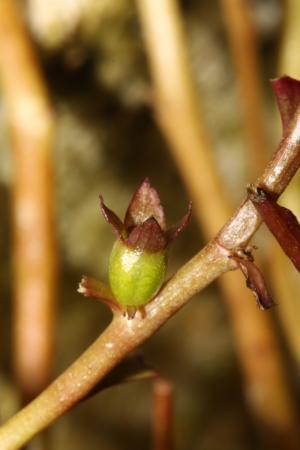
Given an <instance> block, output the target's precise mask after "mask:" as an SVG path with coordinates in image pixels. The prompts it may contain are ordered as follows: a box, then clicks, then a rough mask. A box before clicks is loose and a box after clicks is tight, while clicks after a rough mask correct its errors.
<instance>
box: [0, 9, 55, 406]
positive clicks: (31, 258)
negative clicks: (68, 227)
mask: <svg viewBox="0 0 300 450" xmlns="http://www.w3.org/2000/svg"><path fill="white" fill-rule="evenodd" d="M0 76H1V87H2V89H3V92H4V94H5V99H6V105H7V117H8V125H9V127H10V131H11V141H12V150H13V207H12V223H13V264H14V296H15V304H14V345H13V358H14V367H15V372H16V377H17V380H18V382H19V386H20V388H21V391H22V394H23V396H24V398H25V399H28V398H31V397H32V396H34V395H35V394H37V393H38V392H39V391H40V390H41V389H42V388H43V387H44V386H45V385H46V384H47V382H48V379H49V369H50V365H51V362H52V346H53V317H54V298H55V284H56V258H57V256H56V246H55V239H54V217H53V175H52V163H51V157H52V155H51V149H52V135H53V115H52V111H51V108H50V102H49V98H48V93H47V90H46V88H45V84H44V81H43V76H42V74H41V71H40V68H39V65H38V63H37V60H36V57H35V55H34V51H33V48H32V45H31V42H30V39H29V37H28V34H27V32H26V29H25V26H24V24H23V21H22V18H21V15H20V11H19V10H18V7H17V5H16V3H15V1H14V0H1V1H0Z"/></svg>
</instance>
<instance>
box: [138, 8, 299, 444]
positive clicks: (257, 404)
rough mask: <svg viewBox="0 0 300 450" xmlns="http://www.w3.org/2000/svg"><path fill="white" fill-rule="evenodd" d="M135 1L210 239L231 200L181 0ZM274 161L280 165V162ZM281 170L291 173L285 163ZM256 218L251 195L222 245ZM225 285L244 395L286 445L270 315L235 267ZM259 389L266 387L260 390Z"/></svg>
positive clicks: (163, 111) (158, 94)
mask: <svg viewBox="0 0 300 450" xmlns="http://www.w3.org/2000/svg"><path fill="white" fill-rule="evenodd" d="M137 5H138V7H139V13H140V18H141V23H142V31H143V34H144V38H145V44H146V48H147V52H148V58H149V64H150V69H151V74H152V79H153V82H154V92H155V107H156V113H157V114H156V117H157V122H158V125H159V127H160V128H161V130H162V132H163V134H164V136H165V138H166V140H167V141H168V143H169V149H170V151H171V152H172V155H173V157H174V159H175V161H176V163H177V167H178V170H179V172H180V174H181V176H182V178H183V180H184V182H185V185H186V187H187V189H188V191H189V194H190V196H191V198H192V200H193V204H194V209H195V211H196V214H197V218H198V221H199V224H200V226H201V228H202V230H203V231H204V232H205V235H206V236H207V238H208V239H209V238H211V237H212V233H215V232H216V230H218V229H219V228H220V227H221V226H222V223H224V220H225V218H226V217H229V216H230V208H229V206H228V205H227V202H226V200H225V198H224V189H223V188H222V186H221V185H220V181H219V177H218V175H217V171H216V168H215V165H214V163H213V160H212V156H211V155H212V150H211V147H210V145H209V140H208V138H207V136H206V133H205V130H204V126H203V122H204V121H203V119H202V116H201V113H200V111H199V106H198V101H197V97H198V95H197V94H198V93H197V90H196V89H195V86H194V83H193V79H192V76H191V71H190V69H189V64H188V60H187V55H186V46H185V45H184V42H185V37H184V32H183V27H182V22H181V20H180V13H179V10H178V7H177V2H176V1H175V0H137ZM170 74H171V75H170ZM293 157H294V156H293ZM274 158H275V161H273V162H272V163H270V164H271V165H270V166H268V169H267V171H266V172H265V175H264V177H263V178H261V180H260V183H261V184H262V185H264V183H267V184H268V185H270V187H271V190H277V189H282V187H283V185H284V184H286V181H287V180H286V179H284V180H283V184H282V185H281V183H278V178H276V183H275V184H273V182H272V180H273V178H272V177H273V175H274V164H276V165H277V163H278V161H276V158H277V156H275V157H274ZM297 158H299V155H297ZM296 164H298V161H297V163H296ZM276 167H277V169H276V170H278V171H279V172H280V170H281V169H280V167H279V166H278V165H277V166H276ZM291 167H293V164H292V165H291ZM283 175H284V177H286V175H287V174H286V172H285V171H284V173H283ZM273 181H274V180H273ZM245 216H248V223H246V222H244V217H245ZM240 219H241V222H240ZM257 220H258V217H257V215H256V214H253V206H252V205H251V204H250V203H249V202H246V203H245V205H244V206H243V207H242V209H241V211H240V212H238V214H237V216H234V219H233V224H234V225H233V228H231V226H230V222H229V226H228V228H227V226H226V229H227V230H228V231H225V230H224V232H223V233H221V243H222V245H224V246H225V247H227V248H236V247H237V246H239V245H240V246H243V245H244V244H245V242H244V239H245V236H246V234H247V232H248V231H247V230H249V231H250V230H251V229H252V226H256V225H257ZM251 221H253V223H251ZM238 223H240V225H238ZM237 226H238V227H241V230H243V232H242V234H241V236H243V237H242V241H243V242H242V241H241V242H239V239H238V236H237V235H236V231H235V230H236V227H237ZM244 227H245V228H244ZM250 234H251V235H252V232H250ZM249 238H250V236H249ZM246 240H247V239H246ZM220 285H221V288H222V292H223V293H224V297H225V301H226V304H227V306H228V311H229V316H230V319H231V324H232V328H233V331H234V336H235V346H236V349H237V352H238V356H239V359H240V364H241V367H242V370H243V373H244V391H245V397H246V400H247V402H248V404H249V407H250V410H251V412H252V415H253V416H254V418H255V420H256V421H257V422H259V423H260V425H261V426H262V428H264V427H265V429H266V430H269V436H267V437H269V439H268V440H269V443H270V441H273V439H274V436H276V433H275V431H274V430H276V429H280V430H281V439H280V442H281V446H282V448H284V449H286V448H287V440H286V439H285V437H287V436H291V435H293V437H295V434H296V433H295V430H296V419H295V411H294V405H293V400H292V398H291V395H290V392H289V388H288V385H287V383H286V380H285V374H284V365H283V361H282V359H281V355H280V350H279V345H278V342H277V339H276V335H275V333H274V330H273V325H272V321H271V317H270V316H269V315H267V314H261V313H260V311H258V310H257V309H256V308H255V306H254V304H253V300H252V299H251V293H250V291H248V290H247V289H246V287H245V284H244V281H243V280H242V279H241V278H239V277H238V274H236V273H231V274H227V275H226V276H225V277H222V278H221V279H220ZM257 392H261V393H262V395H256V393H257ZM270 423H272V424H273V425H272V427H270V426H269V424H270ZM282 430H284V431H283V432H282ZM292 430H293V431H292ZM275 439H276V438H275ZM295 440H296V437H295ZM278 441H279V440H278ZM292 445H293V444H292ZM291 448H293V446H292V447H291Z"/></svg>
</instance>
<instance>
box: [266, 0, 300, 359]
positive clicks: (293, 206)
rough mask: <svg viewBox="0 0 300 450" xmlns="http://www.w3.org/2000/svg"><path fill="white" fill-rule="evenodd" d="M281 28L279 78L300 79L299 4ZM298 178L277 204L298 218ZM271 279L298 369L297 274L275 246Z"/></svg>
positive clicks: (294, 1) (291, 2)
mask: <svg viewBox="0 0 300 450" xmlns="http://www.w3.org/2000/svg"><path fill="white" fill-rule="evenodd" d="M284 13H285V17H284V28H283V34H282V41H281V45H280V52H279V64H278V75H279V76H280V75H283V74H287V75H289V76H291V77H294V78H298V79H299V78H300V58H299V54H300V27H299V24H300V2H299V1H298V0H287V1H286V2H285V9H284ZM299 193H300V176H299V174H297V176H296V177H295V178H294V179H293V181H292V183H291V184H290V185H289V187H288V189H287V190H286V192H285V193H284V195H283V196H282V198H281V199H280V203H281V204H283V205H284V206H286V207H287V208H289V209H290V210H291V211H293V213H294V214H295V215H296V216H297V217H298V220H299V218H300V203H299ZM270 259H271V264H270V268H271V277H272V283H273V286H274V291H275V294H276V297H277V299H278V303H280V308H278V309H277V314H278V317H279V319H280V321H281V324H282V327H283V331H284V334H285V336H286V339H287V343H288V346H289V349H290V351H291V354H292V356H293V358H294V360H295V361H296V363H297V365H298V367H300V327H299V320H300V301H299V289H300V282H299V276H298V275H299V274H298V273H297V272H296V270H295V268H294V267H293V264H292V263H291V262H290V261H289V259H288V258H287V257H286V256H285V254H284V253H283V252H282V251H281V249H280V247H279V246H278V244H277V243H276V242H275V243H273V246H272V249H271V257H270Z"/></svg>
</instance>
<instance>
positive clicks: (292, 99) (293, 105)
mask: <svg viewBox="0 0 300 450" xmlns="http://www.w3.org/2000/svg"><path fill="white" fill-rule="evenodd" d="M271 83H272V87H273V90H274V92H275V95H276V100H277V104H278V109H279V112H280V116H281V122H282V129H283V137H285V136H286V135H287V133H288V130H289V126H290V123H291V121H292V119H293V116H294V114H295V112H296V110H297V108H298V106H299V104H300V81H298V80H295V79H294V78H291V77H288V76H284V77H281V78H277V79H275V80H272V81H271Z"/></svg>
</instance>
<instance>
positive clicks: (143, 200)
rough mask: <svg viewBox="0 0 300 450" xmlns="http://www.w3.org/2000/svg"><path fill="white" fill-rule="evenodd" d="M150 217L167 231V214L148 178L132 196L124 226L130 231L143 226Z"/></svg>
mask: <svg viewBox="0 0 300 450" xmlns="http://www.w3.org/2000/svg"><path fill="white" fill-rule="evenodd" d="M150 217H154V218H155V219H156V221H157V222H158V224H159V225H160V227H161V228H162V230H165V228H166V222H165V213H164V210H163V207H162V206H161V203H160V198H159V196H158V193H157V191H156V190H155V189H154V188H153V187H152V186H151V184H150V182H149V180H148V178H146V179H145V180H144V181H143V183H142V184H141V186H140V187H139V188H138V189H137V190H136V192H135V193H134V194H133V196H132V199H131V201H130V203H129V206H128V209H127V211H126V215H125V219H124V225H125V227H126V229H128V228H130V227H132V226H136V225H141V224H142V223H143V222H145V220H147V219H149V218H150Z"/></svg>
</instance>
